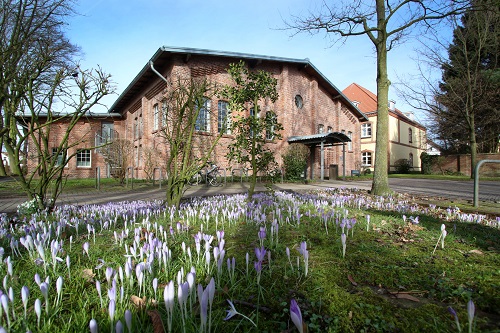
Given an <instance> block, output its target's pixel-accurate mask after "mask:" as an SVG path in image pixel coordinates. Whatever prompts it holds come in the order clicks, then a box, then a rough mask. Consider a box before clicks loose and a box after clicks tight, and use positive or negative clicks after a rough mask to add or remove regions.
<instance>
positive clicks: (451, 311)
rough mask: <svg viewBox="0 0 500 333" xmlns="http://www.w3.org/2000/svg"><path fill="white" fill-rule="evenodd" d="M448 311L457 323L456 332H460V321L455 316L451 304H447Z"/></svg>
mask: <svg viewBox="0 0 500 333" xmlns="http://www.w3.org/2000/svg"><path fill="white" fill-rule="evenodd" d="M448 312H449V313H451V315H452V316H453V317H454V319H455V323H456V324H457V329H458V332H462V329H461V327H460V322H459V321H458V316H457V313H456V312H455V309H453V308H452V307H451V306H449V307H448Z"/></svg>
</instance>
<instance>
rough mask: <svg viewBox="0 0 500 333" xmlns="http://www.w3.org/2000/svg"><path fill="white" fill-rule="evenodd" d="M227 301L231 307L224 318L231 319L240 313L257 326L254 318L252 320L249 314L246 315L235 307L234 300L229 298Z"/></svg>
mask: <svg viewBox="0 0 500 333" xmlns="http://www.w3.org/2000/svg"><path fill="white" fill-rule="evenodd" d="M227 302H228V303H229V306H230V309H229V310H226V312H227V316H226V318H224V320H229V319H231V318H233V317H234V316H236V315H240V316H242V317H243V318H245V319H247V320H248V321H250V322H251V323H252V324H253V326H255V327H257V325H255V323H254V322H253V320H252V319H250V318H248V317H247V316H245V315H244V314H242V313H239V312H238V311H237V310H236V308H235V307H234V304H233V302H231V301H230V300H227Z"/></svg>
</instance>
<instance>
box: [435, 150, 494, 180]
mask: <svg viewBox="0 0 500 333" xmlns="http://www.w3.org/2000/svg"><path fill="white" fill-rule="evenodd" d="M440 158H442V159H444V161H443V162H442V164H441V169H442V170H443V171H446V172H453V173H454V172H459V173H462V174H464V175H466V176H471V165H470V155H468V154H460V155H448V156H440ZM481 160H500V154H478V155H477V161H478V162H479V161H481ZM441 169H440V167H439V165H437V164H436V163H434V165H433V167H432V172H433V173H440V172H441ZM472 172H473V171H472ZM479 174H480V176H490V177H500V163H485V164H483V165H482V166H481V169H480V170H479Z"/></svg>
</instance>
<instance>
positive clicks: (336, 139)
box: [288, 132, 351, 147]
mask: <svg viewBox="0 0 500 333" xmlns="http://www.w3.org/2000/svg"><path fill="white" fill-rule="evenodd" d="M349 141H351V139H349V137H348V136H347V135H345V134H344V133H340V132H330V133H319V134H312V135H303V136H291V137H289V138H288V143H302V144H305V145H306V146H310V147H316V146H318V145H321V144H323V145H324V146H336V145H341V144H343V143H344V142H349Z"/></svg>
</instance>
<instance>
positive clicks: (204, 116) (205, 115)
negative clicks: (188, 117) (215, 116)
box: [194, 98, 210, 132]
mask: <svg viewBox="0 0 500 333" xmlns="http://www.w3.org/2000/svg"><path fill="white" fill-rule="evenodd" d="M197 107H199V108H200V109H199V113H198V118H196V123H195V126H194V127H195V129H196V130H197V131H200V132H210V100H209V99H208V98H203V105H197Z"/></svg>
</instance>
